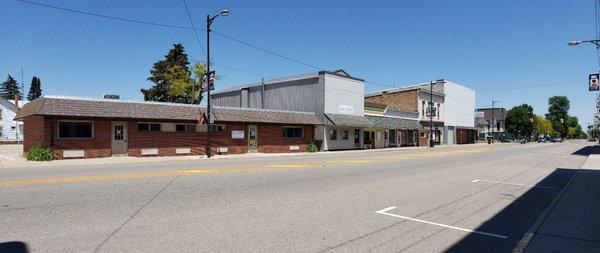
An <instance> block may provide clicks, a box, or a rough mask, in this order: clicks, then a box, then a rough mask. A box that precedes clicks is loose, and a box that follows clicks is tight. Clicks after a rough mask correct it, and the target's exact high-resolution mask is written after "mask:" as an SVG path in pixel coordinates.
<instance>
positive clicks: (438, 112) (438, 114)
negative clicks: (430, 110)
mask: <svg viewBox="0 0 600 253" xmlns="http://www.w3.org/2000/svg"><path fill="white" fill-rule="evenodd" d="M436 112H437V118H438V119H439V118H440V103H437V110H436Z"/></svg>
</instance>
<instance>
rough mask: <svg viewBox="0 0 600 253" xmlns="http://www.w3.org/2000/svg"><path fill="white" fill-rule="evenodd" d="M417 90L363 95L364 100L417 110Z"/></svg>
mask: <svg viewBox="0 0 600 253" xmlns="http://www.w3.org/2000/svg"><path fill="white" fill-rule="evenodd" d="M417 95H418V90H408V91H400V92H393V93H383V94H380V95H377V96H372V97H365V102H372V103H378V104H385V105H387V106H390V107H394V108H397V109H403V110H407V111H411V112H418V110H419V109H418V108H419V105H418V99H417Z"/></svg>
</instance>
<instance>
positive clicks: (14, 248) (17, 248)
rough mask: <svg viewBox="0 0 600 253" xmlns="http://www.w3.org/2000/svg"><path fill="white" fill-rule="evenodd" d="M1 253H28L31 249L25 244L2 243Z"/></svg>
mask: <svg viewBox="0 0 600 253" xmlns="http://www.w3.org/2000/svg"><path fill="white" fill-rule="evenodd" d="M0 252H10V253H28V252H29V249H28V248H27V244H26V243H24V242H19V241H13V242H2V243H0Z"/></svg>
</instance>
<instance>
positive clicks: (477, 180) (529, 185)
mask: <svg viewBox="0 0 600 253" xmlns="http://www.w3.org/2000/svg"><path fill="white" fill-rule="evenodd" d="M477 182H488V183H494V184H506V185H516V186H525V187H534V188H542V189H551V190H556V189H558V187H551V186H542V185H532V184H518V183H508V182H501V181H493V180H483V179H475V180H473V181H471V183H477Z"/></svg>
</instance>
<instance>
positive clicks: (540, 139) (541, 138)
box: [537, 136, 548, 143]
mask: <svg viewBox="0 0 600 253" xmlns="http://www.w3.org/2000/svg"><path fill="white" fill-rule="evenodd" d="M547 141H548V139H546V137H544V136H540V137H538V139H537V142H538V143H542V142H547Z"/></svg>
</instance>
